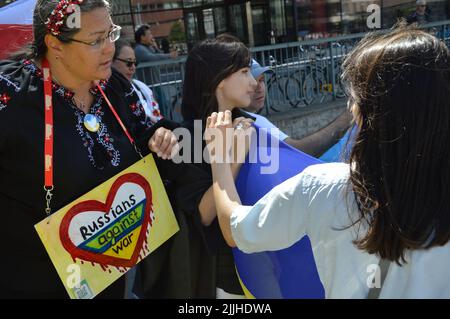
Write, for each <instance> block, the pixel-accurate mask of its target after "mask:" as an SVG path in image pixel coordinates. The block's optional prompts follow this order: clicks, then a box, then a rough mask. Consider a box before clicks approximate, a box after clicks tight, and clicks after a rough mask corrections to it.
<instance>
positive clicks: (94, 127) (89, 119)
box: [83, 114, 100, 133]
mask: <svg viewBox="0 0 450 319" xmlns="http://www.w3.org/2000/svg"><path fill="white" fill-rule="evenodd" d="M83 124H84V127H86V129H87V130H88V131H90V132H93V133H95V132H97V131H98V130H99V128H100V121H99V119H98V117H97V116H95V115H93V114H86V115H85V116H84V119H83Z"/></svg>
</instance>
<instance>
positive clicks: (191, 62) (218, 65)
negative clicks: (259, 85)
mask: <svg viewBox="0 0 450 319" xmlns="http://www.w3.org/2000/svg"><path fill="white" fill-rule="evenodd" d="M250 60H251V54H250V51H249V49H248V48H247V47H246V46H245V45H244V44H243V43H242V42H240V41H239V40H237V39H236V40H234V39H232V38H231V37H227V38H226V39H225V38H223V37H220V36H219V37H218V38H216V39H213V40H205V41H203V42H200V43H199V44H197V45H196V46H195V47H194V48H193V49H192V50H191V52H190V53H189V55H188V58H187V60H186V73H185V77H184V82H183V85H184V88H183V101H182V104H181V112H182V115H183V118H184V120H193V119H202V120H206V118H207V117H208V116H209V115H211V113H213V112H217V111H218V102H217V98H216V94H215V92H216V89H217V86H218V85H219V84H220V82H221V81H222V80H223V79H225V78H227V77H228V76H230V75H231V74H233V73H235V72H237V71H238V70H240V69H242V68H245V67H249V66H250Z"/></svg>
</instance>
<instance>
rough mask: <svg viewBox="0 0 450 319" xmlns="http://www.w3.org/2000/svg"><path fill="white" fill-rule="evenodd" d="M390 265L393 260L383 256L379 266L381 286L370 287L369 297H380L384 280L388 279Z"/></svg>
mask: <svg viewBox="0 0 450 319" xmlns="http://www.w3.org/2000/svg"><path fill="white" fill-rule="evenodd" d="M390 265H391V262H390V261H389V260H387V259H383V258H382V259H380V262H379V263H378V266H379V267H380V271H381V278H380V279H381V283H380V288H377V287H372V288H370V290H369V294H368V295H367V299H378V298H379V297H380V293H381V289H382V288H383V284H384V280H385V279H386V275H387V272H388V270H389V266H390Z"/></svg>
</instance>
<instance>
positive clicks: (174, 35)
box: [169, 21, 186, 43]
mask: <svg viewBox="0 0 450 319" xmlns="http://www.w3.org/2000/svg"><path fill="white" fill-rule="evenodd" d="M169 41H170V42H171V43H180V42H186V34H185V33H184V28H183V25H182V24H181V22H180V21H177V22H175V23H174V24H172V28H171V29H170V34H169Z"/></svg>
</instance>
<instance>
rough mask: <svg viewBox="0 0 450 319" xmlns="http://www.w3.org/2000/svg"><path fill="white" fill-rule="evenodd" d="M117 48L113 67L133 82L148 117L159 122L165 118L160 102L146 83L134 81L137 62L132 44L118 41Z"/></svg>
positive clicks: (154, 121)
mask: <svg viewBox="0 0 450 319" xmlns="http://www.w3.org/2000/svg"><path fill="white" fill-rule="evenodd" d="M115 46H116V51H115V53H114V59H113V67H114V68H115V69H117V71H119V72H120V73H122V75H123V76H124V77H126V78H127V79H128V81H130V82H131V85H132V86H133V88H134V90H135V91H136V93H137V95H138V96H139V101H140V103H141V105H142V107H143V108H144V110H145V114H146V115H147V117H149V118H150V120H151V121H152V122H153V123H156V122H158V121H159V120H160V119H162V118H163V116H162V115H161V112H160V110H159V105H158V102H157V101H156V99H155V98H154V96H153V92H152V90H151V89H150V88H149V87H148V86H147V85H146V84H145V83H143V82H141V81H139V80H136V79H133V76H134V73H135V72H136V67H137V62H136V56H135V54H134V50H133V48H132V47H131V44H130V43H129V42H128V41H126V40H118V41H116V43H115ZM137 107H139V106H137Z"/></svg>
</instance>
